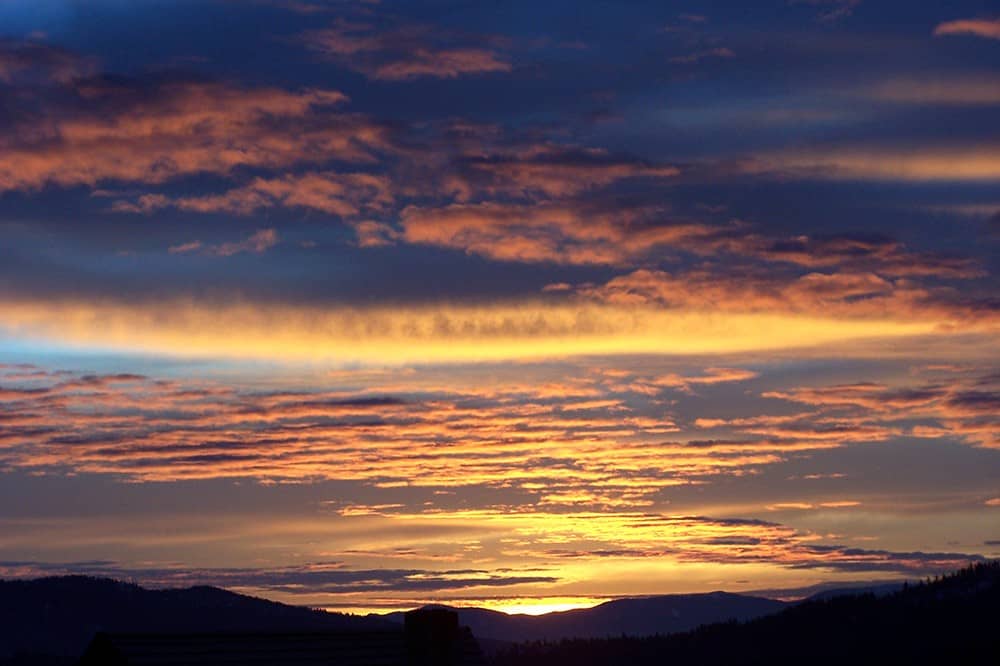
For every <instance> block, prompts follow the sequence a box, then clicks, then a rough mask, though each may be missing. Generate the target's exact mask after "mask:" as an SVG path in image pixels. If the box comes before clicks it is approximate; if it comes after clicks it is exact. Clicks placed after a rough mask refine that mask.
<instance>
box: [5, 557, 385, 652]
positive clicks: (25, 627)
mask: <svg viewBox="0 0 1000 666" xmlns="http://www.w3.org/2000/svg"><path fill="white" fill-rule="evenodd" d="M0 600H2V603H0V663H3V662H4V660H11V659H12V658H13V657H14V656H15V655H22V658H21V659H20V661H22V662H24V663H28V662H27V661H25V659H24V658H23V655H36V657H35V658H34V659H33V660H32V661H31V662H30V663H46V662H44V661H43V660H41V658H40V657H38V655H54V656H63V657H73V658H75V657H78V656H79V655H80V654H82V653H83V651H84V649H85V648H86V647H87V644H88V643H89V642H90V640H91V639H92V638H93V637H94V634H95V633H97V632H99V631H103V632H118V633H143V632H159V633H183V632H257V631H272V632H274V631H372V630H398V629H399V626H398V625H397V624H395V623H390V622H386V621H385V620H380V619H378V618H374V617H360V616H354V615H344V614H340V613H327V612H324V611H319V610H312V609H309V608H302V607H299V606H289V605H287V604H281V603H277V602H274V601H267V600H265V599H258V598H255V597H249V596H246V595H242V594H237V593H235V592H228V591H226V590H222V589H219V588H215V587H206V586H202V587H190V588H185V589H166V590H148V589H145V588H142V587H139V586H138V585H134V584H131V583H124V582H120V581H114V580H109V579H106V578H91V577H87V576H59V577H52V578H40V579H36V580H24V581H21V580H9V581H0ZM51 663H58V661H52V662H51ZM69 663H73V662H72V660H71V661H70V662H69Z"/></svg>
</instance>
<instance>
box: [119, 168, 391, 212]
mask: <svg viewBox="0 0 1000 666" xmlns="http://www.w3.org/2000/svg"><path fill="white" fill-rule="evenodd" d="M392 198H393V195H392V190H391V186H390V183H389V180H388V178H386V177H385V176H380V175H375V174H367V173H336V172H308V173H303V174H297V175H287V176H283V177H279V178H255V179H254V180H253V181H252V182H251V183H250V184H249V185H246V186H244V187H239V188H235V189H232V190H229V191H228V192H225V193H223V194H216V195H206V196H198V197H178V198H173V199H171V198H169V197H166V196H164V195H160V194H144V195H141V196H139V197H138V198H137V199H135V201H127V200H122V201H116V202H115V203H114V204H113V206H112V210H115V211H117V212H125V213H151V212H153V211H155V210H158V209H161V208H167V207H175V208H178V209H180V210H184V211H191V212H197V213H218V212H227V213H235V214H237V215H249V214H251V213H253V212H254V211H256V210H259V209H261V208H271V207H274V206H286V207H302V208H310V209H313V210H318V211H322V212H324V213H329V214H331V215H336V216H338V217H351V216H355V215H358V214H360V213H361V212H362V211H363V210H367V209H373V210H377V209H381V208H383V207H384V206H386V205H388V204H390V203H391V202H392Z"/></svg>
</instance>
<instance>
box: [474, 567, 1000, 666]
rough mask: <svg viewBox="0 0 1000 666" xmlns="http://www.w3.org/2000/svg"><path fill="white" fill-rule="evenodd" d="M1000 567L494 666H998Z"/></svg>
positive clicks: (529, 649) (541, 652) (577, 645)
mask: <svg viewBox="0 0 1000 666" xmlns="http://www.w3.org/2000/svg"><path fill="white" fill-rule="evenodd" d="M997 617H1000V562H991V563H985V564H977V565H974V566H972V567H968V568H966V569H962V570H960V571H958V572H956V573H954V574H952V575H949V576H946V577H943V578H940V579H937V580H934V581H927V582H923V583H919V584H916V585H906V586H904V587H903V588H902V589H900V590H898V591H896V592H894V593H888V594H881V595H879V594H876V593H875V592H868V593H860V594H859V593H857V590H852V591H851V593H850V594H847V595H843V596H837V597H834V598H825V597H820V598H815V599H811V600H807V601H805V602H803V603H800V604H795V605H792V606H790V607H788V608H786V609H785V610H783V611H781V612H779V613H776V614H773V615H769V616H765V617H761V618H758V619H756V620H751V621H749V622H745V623H740V622H726V623H718V624H712V625H706V626H703V627H700V628H698V629H695V630H693V631H689V632H685V633H680V634H673V635H670V636H647V637H644V638H632V637H624V636H623V637H618V638H604V639H596V638H591V639H567V640H562V641H535V642H529V643H522V644H519V645H516V646H511V647H508V648H507V649H505V650H501V651H500V652H499V653H498V654H496V655H494V658H493V663H494V664H495V666H514V665H515V664H516V665H517V666H562V665H564V664H566V665H569V664H572V665H573V666H610V665H613V664H630V665H631V664H634V665H636V666H644V665H647V664H649V665H652V664H668V663H669V664H671V666H685V665H688V664H690V665H692V666H694V665H697V666H715V665H719V666H721V665H723V664H726V665H735V666H741V665H749V664H761V665H763V664H768V665H770V666H773V665H783V664H802V663H809V664H819V665H826V664H829V665H831V666H832V665H834V664H836V665H837V666H842V665H843V664H879V665H882V664H997V663H1000V631H997Z"/></svg>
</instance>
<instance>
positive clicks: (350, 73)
mask: <svg viewBox="0 0 1000 666" xmlns="http://www.w3.org/2000/svg"><path fill="white" fill-rule="evenodd" d="M997 72H1000V12H997V7H996V5H995V4H994V3H992V2H987V1H982V2H976V1H972V0H957V1H954V2H948V3H913V2H902V1H888V0H881V1H877V0H761V1H760V2H753V3H747V2H745V1H743V0H728V1H718V2H694V1H693V0H689V1H686V2H680V1H669V2H665V1H663V0H657V1H655V2H654V1H649V2H641V1H636V2H628V3H620V2H615V3H605V2H587V1H581V0H572V1H565V2H546V3H539V2H522V1H520V0H511V1H508V2H493V3H483V2H468V1H459V0H428V1H426V2H421V3H416V2H395V1H393V0H383V1H382V2H377V1H368V2H365V1H357V2H351V1H348V0H343V1H337V0H326V1H324V0H243V1H237V0H200V1H199V2H193V1H189V0H171V1H169V2H168V1H166V0H141V1H138V0H133V1H125V0H87V1H86V2H85V1H83V0H79V1H75V0H3V1H2V2H0V576H5V577H11V576H37V575H46V574H52V573H65V572H85V573H93V574H98V575H110V576H117V577H124V578H130V579H135V580H137V581H139V582H142V583H145V584H149V585H181V584H191V583H211V584H217V585H223V586H226V587H229V588H232V589H238V590H241V591H245V592H249V593H253V594H258V595H262V596H266V597H269V598H273V599H280V600H284V601H289V602H293V603H308V604H313V605H318V606H324V607H329V608H336V609H353V610H366V609H394V608H401V607H410V606H413V605H415V604H417V603H420V602H424V601H447V602H451V603H459V604H477V605H484V606H489V607H493V608H500V609H506V610H518V609H521V610H529V611H533V612H538V611H541V610H545V609H551V608H563V607H569V606H574V605H587V604H592V603H595V602H596V601H598V600H602V599H606V598H611V597H619V596H627V595H636V594H650V593H671V592H694V591H710V590H715V589H727V590H733V591H739V590H755V589H757V590H759V589H765V588H766V589H779V588H796V587H802V586H807V585H811V584H816V583H819V582H824V581H859V580H873V579H884V578H900V577H919V576H926V575H928V574H932V573H937V572H940V571H943V570H948V569H952V568H955V567H958V566H960V565H962V564H964V563H966V562H970V561H974V560H977V559H980V558H984V557H991V556H992V557H996V556H1000V439H998V437H1000V435H998V432H1000V364H998V362H997V359H998V356H1000V335H998V331H1000V290H998V279H997V275H998V271H1000V252H998V248H1000V128H998V125H997V114H998V112H1000V75H998V74H997Z"/></svg>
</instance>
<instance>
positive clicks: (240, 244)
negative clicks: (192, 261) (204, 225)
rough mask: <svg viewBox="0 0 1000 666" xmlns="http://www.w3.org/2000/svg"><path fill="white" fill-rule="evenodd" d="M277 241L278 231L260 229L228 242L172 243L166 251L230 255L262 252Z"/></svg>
mask: <svg viewBox="0 0 1000 666" xmlns="http://www.w3.org/2000/svg"><path fill="white" fill-rule="evenodd" d="M278 242H279V239H278V232H277V231H275V230H274V229H260V230H258V231H256V232H254V233H253V234H252V235H250V236H249V237H247V238H245V239H243V240H240V241H233V242H229V243H220V244H218V245H206V244H204V243H202V242H201V241H197V240H196V241H191V242H189V243H182V244H180V245H173V246H171V247H170V248H169V249H168V250H167V251H168V252H169V253H170V254H191V253H195V252H199V253H203V254H209V255H213V256H217V257H231V256H233V255H236V254H244V253H249V254H263V253H264V252H267V251H268V250H270V249H271V248H272V247H274V246H275V245H277V244H278Z"/></svg>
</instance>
